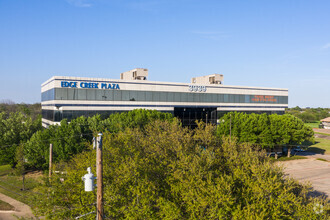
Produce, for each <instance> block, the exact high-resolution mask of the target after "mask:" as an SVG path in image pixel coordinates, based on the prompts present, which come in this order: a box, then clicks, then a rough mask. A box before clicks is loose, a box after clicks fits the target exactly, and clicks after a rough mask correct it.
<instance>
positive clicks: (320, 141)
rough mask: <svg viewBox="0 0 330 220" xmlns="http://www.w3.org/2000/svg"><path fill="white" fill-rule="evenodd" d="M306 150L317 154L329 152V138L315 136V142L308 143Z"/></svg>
mask: <svg viewBox="0 0 330 220" xmlns="http://www.w3.org/2000/svg"><path fill="white" fill-rule="evenodd" d="M308 151H311V152H314V153H319V154H330V140H328V139H324V138H315V144H312V145H310V147H309V148H308Z"/></svg>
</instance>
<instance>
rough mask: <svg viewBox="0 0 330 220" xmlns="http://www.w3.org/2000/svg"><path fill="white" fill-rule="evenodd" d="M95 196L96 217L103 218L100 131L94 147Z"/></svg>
mask: <svg viewBox="0 0 330 220" xmlns="http://www.w3.org/2000/svg"><path fill="white" fill-rule="evenodd" d="M96 172H97V196H96V219H97V220H103V219H104V215H103V160H102V133H99V135H98V137H97V148H96Z"/></svg>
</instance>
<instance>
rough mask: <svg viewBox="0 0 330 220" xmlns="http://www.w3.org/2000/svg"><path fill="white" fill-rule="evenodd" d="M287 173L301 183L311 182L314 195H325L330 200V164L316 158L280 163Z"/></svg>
mask: <svg viewBox="0 0 330 220" xmlns="http://www.w3.org/2000/svg"><path fill="white" fill-rule="evenodd" d="M279 164H281V165H283V166H284V168H285V169H284V170H285V173H287V174H289V176H291V177H293V178H294V179H296V180H298V181H299V182H301V183H304V182H310V183H311V184H312V186H313V190H314V193H313V194H314V195H325V196H327V197H328V198H330V162H325V161H320V160H317V159H315V158H309V159H301V160H291V161H283V162H279Z"/></svg>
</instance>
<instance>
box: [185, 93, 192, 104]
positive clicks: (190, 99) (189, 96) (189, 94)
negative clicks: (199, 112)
mask: <svg viewBox="0 0 330 220" xmlns="http://www.w3.org/2000/svg"><path fill="white" fill-rule="evenodd" d="M185 94H187V93H185ZM187 96H188V98H187V101H188V102H193V101H194V93H188V94H187Z"/></svg>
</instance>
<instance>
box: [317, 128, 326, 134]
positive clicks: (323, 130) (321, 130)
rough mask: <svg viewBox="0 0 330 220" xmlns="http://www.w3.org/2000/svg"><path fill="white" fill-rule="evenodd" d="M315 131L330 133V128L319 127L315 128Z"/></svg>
mask: <svg viewBox="0 0 330 220" xmlns="http://www.w3.org/2000/svg"><path fill="white" fill-rule="evenodd" d="M313 130H314V132H319V133H323V134H330V129H319V128H313Z"/></svg>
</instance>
